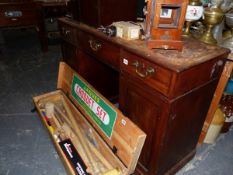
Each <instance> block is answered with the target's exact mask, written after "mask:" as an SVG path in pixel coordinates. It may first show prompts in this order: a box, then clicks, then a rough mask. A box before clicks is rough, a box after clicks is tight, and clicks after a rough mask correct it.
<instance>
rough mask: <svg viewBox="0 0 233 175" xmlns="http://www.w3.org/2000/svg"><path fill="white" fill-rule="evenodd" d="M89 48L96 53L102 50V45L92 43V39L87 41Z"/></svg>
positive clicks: (95, 42)
mask: <svg viewBox="0 0 233 175" xmlns="http://www.w3.org/2000/svg"><path fill="white" fill-rule="evenodd" d="M89 46H90V48H91V49H92V50H93V51H95V52H96V51H98V50H100V49H101V48H102V44H101V43H99V42H97V41H94V40H92V39H90V40H89Z"/></svg>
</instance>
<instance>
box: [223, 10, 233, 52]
mask: <svg viewBox="0 0 233 175" xmlns="http://www.w3.org/2000/svg"><path fill="white" fill-rule="evenodd" d="M226 24H227V26H228V27H230V28H231V33H232V34H233V12H230V13H227V14H226ZM222 46H223V47H226V48H229V49H230V50H231V52H232V53H233V37H232V35H231V37H230V38H228V39H226V40H225V41H224V42H223V44H222Z"/></svg>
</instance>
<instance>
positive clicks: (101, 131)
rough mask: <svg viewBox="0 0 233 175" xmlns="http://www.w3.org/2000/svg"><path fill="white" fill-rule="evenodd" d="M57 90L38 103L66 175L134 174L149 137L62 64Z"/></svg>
mask: <svg viewBox="0 0 233 175" xmlns="http://www.w3.org/2000/svg"><path fill="white" fill-rule="evenodd" d="M57 88H58V89H59V90H56V91H54V92H50V93H47V94H44V95H40V96H36V97H34V98H33V100H34V103H35V106H36V108H37V110H38V112H39V113H40V116H41V119H42V121H43V123H44V125H45V126H46V128H47V129H48V131H49V133H50V136H51V138H52V140H53V142H54V145H55V148H56V149H57V152H58V154H59V155H60V157H61V159H62V160H63V163H64V165H65V167H66V170H67V172H68V173H69V174H71V175H74V174H93V175H95V174H103V175H107V174H110V175H115V174H116V175H117V174H132V173H133V172H134V170H135V167H136V165H137V161H138V158H139V155H140V152H141V149H142V147H143V144H144V141H145V138H146V135H145V133H144V132H143V131H142V130H140V129H139V128H138V127H137V126H136V125H135V124H134V123H132V122H131V121H130V120H129V119H128V118H127V117H125V116H124V115H123V114H122V113H121V112H120V111H119V110H118V109H117V108H116V107H115V106H114V105H113V104H111V103H110V102H109V101H108V100H107V99H106V98H105V97H103V96H102V95H101V94H100V93H98V92H97V91H96V90H95V89H94V88H93V87H92V86H91V85H90V84H88V82H86V81H85V80H84V79H83V78H82V77H81V76H80V75H78V74H77V73H75V72H74V70H72V69H71V68H70V67H69V66H68V65H67V64H65V63H63V62H61V63H60V67H59V76H58V84H57ZM51 106H52V108H49V107H51ZM74 157H75V158H76V157H78V158H77V159H78V160H73V159H74ZM80 165H81V168H80Z"/></svg>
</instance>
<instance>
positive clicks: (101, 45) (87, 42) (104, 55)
mask: <svg viewBox="0 0 233 175" xmlns="http://www.w3.org/2000/svg"><path fill="white" fill-rule="evenodd" d="M79 45H80V48H81V49H82V50H84V51H85V52H88V53H89V54H91V55H93V56H95V57H96V58H98V59H99V60H100V61H102V62H103V63H105V64H108V65H109V66H110V67H112V68H114V69H116V70H119V64H120V63H119V58H120V48H119V47H117V46H115V45H113V44H111V43H109V42H106V41H103V40H101V39H99V38H97V37H95V36H93V35H90V34H88V33H85V32H83V31H81V30H80V31H79Z"/></svg>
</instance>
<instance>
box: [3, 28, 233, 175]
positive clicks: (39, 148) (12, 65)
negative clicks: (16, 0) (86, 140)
mask: <svg viewBox="0 0 233 175" xmlns="http://www.w3.org/2000/svg"><path fill="white" fill-rule="evenodd" d="M2 34H3V36H4V38H5V41H2V40H1V42H4V43H5V44H1V42H0V175H65V174H66V173H65V170H64V168H63V165H62V163H61V161H60V159H59V157H58V155H57V153H56V151H55V149H54V147H53V145H52V143H51V141H50V139H49V137H48V134H47V132H46V130H45V128H44V127H43V125H42V123H41V121H40V119H39V117H38V116H37V114H36V113H31V112H30V111H31V109H32V108H33V107H34V105H33V103H32V97H33V96H36V95H40V94H43V93H46V92H49V91H53V90H55V89H56V81H57V72H58V63H59V60H60V58H61V50H60V45H59V44H56V45H54V44H53V45H50V46H49V52H48V53H45V54H44V53H42V52H41V50H40V46H39V41H38V38H37V35H36V33H35V31H33V30H4V31H3V32H2ZM232 164H233V130H231V131H230V132H228V133H227V134H225V135H221V136H220V137H219V139H218V140H217V143H216V144H214V145H207V144H204V145H202V146H200V147H198V149H197V154H196V156H195V157H194V159H193V160H192V161H190V162H189V163H188V164H187V165H186V166H185V167H184V168H183V169H181V170H180V171H179V172H178V173H177V175H233V165H232Z"/></svg>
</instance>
